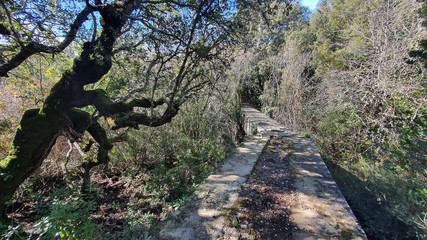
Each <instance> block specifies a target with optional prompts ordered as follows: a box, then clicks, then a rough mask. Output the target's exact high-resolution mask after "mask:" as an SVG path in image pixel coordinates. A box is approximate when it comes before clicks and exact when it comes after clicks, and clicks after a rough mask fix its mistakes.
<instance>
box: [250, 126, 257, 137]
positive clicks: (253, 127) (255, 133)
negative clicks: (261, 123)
mask: <svg viewBox="0 0 427 240" xmlns="http://www.w3.org/2000/svg"><path fill="white" fill-rule="evenodd" d="M251 133H252V135H257V134H258V127H257V125H256V124H252V125H251Z"/></svg>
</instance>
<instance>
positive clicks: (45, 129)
mask: <svg viewBox="0 0 427 240" xmlns="http://www.w3.org/2000/svg"><path fill="white" fill-rule="evenodd" d="M131 11H132V4H131V1H130V2H129V4H128V5H125V4H122V3H120V2H119V3H115V4H105V5H104V6H103V8H101V9H100V10H99V12H100V13H101V15H102V17H103V19H104V26H103V31H102V33H101V35H100V36H99V37H98V38H97V39H96V40H95V41H93V42H87V43H85V44H84V47H83V51H82V53H81V55H80V57H79V58H77V59H76V60H75V61H74V64H73V67H72V69H71V70H69V71H66V72H65V73H64V74H63V75H62V77H61V79H60V80H59V82H58V83H56V84H55V86H54V87H53V88H52V90H51V92H50V94H49V96H48V97H47V98H46V100H45V102H44V104H43V107H42V108H41V109H31V110H28V111H26V112H25V114H24V115H23V117H22V119H21V122H20V125H19V127H18V129H17V132H16V135H15V138H14V140H13V142H12V146H11V149H10V151H9V155H8V156H7V157H6V158H4V159H2V160H1V161H0V174H1V175H0V214H1V217H2V219H5V216H6V209H5V207H6V203H7V202H8V201H9V200H10V199H11V198H12V196H13V194H14V193H15V191H16V190H17V188H18V187H19V186H20V185H21V184H22V183H23V182H24V180H25V179H26V178H28V177H29V176H30V175H31V174H32V173H33V172H34V171H35V170H36V169H37V168H38V167H40V165H41V164H42V162H43V160H44V159H45V158H46V157H47V155H48V154H49V152H50V150H51V149H52V146H53V145H54V144H55V141H56V139H57V137H58V136H59V135H60V134H62V133H64V134H67V135H68V136H70V135H71V136H73V137H76V138H78V137H79V136H81V134H83V133H84V132H85V131H87V130H88V131H89V133H90V134H91V135H92V136H93V138H94V139H95V140H96V141H97V142H98V144H99V148H100V150H99V151H98V152H99V154H98V162H105V161H107V160H108V154H107V153H108V150H110V149H111V148H112V145H111V144H110V143H109V141H108V139H107V137H106V134H105V131H104V130H103V129H102V128H100V126H99V124H98V123H97V122H96V121H93V120H92V119H91V118H90V115H89V114H87V113H86V112H83V111H80V110H77V109H76V108H77V107H84V106H88V105H94V106H95V107H96V108H97V109H98V110H99V112H100V113H101V114H103V115H110V114H114V113H115V112H122V111H123V112H126V111H127V110H128V109H126V105H124V104H114V103H112V102H111V101H108V98H107V96H106V94H105V93H104V92H102V91H85V90H84V86H85V85H87V84H91V83H95V82H97V81H99V80H100V79H101V78H102V76H104V75H105V74H106V73H107V72H108V71H109V70H110V68H111V65H112V62H111V55H112V49H113V44H114V42H115V41H116V39H117V37H118V36H119V35H120V31H121V28H122V27H123V25H124V24H125V22H126V19H127V15H129V13H130V12H131ZM92 165H94V164H92ZM90 167H91V166H85V168H90Z"/></svg>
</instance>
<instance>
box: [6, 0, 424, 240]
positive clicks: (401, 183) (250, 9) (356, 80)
mask: <svg viewBox="0 0 427 240" xmlns="http://www.w3.org/2000/svg"><path fill="white" fill-rule="evenodd" d="M426 6H427V5H426V3H425V1H417V0H323V1H319V3H318V6H317V9H316V11H315V12H310V11H309V9H307V8H306V7H302V6H301V5H300V4H299V2H298V1H275V0H269V1H242V2H239V4H238V5H237V6H236V9H235V12H234V13H233V14H234V15H233V21H234V23H233V24H236V25H235V26H234V30H235V31H236V33H235V34H234V35H233V37H230V38H229V40H227V44H225V45H224V46H222V48H221V51H222V53H224V54H225V55H221V56H218V59H221V60H224V63H223V64H221V66H223V67H219V68H209V74H208V75H209V76H212V77H211V78H210V81H209V83H206V84H205V85H204V88H202V89H198V93H197V95H191V97H189V99H190V100H187V101H186V102H185V103H183V104H182V106H181V108H180V111H179V113H178V114H177V116H175V117H174V118H173V120H172V122H171V123H169V124H165V125H163V126H161V127H157V128H152V127H141V129H140V130H135V129H133V128H126V129H124V130H123V129H122V130H119V131H111V132H108V134H109V135H108V137H109V138H111V139H118V141H117V142H116V144H115V146H114V148H113V149H112V150H111V151H110V153H109V157H110V161H109V162H108V163H107V164H103V165H100V166H97V167H95V168H94V169H92V171H91V176H92V183H91V184H90V186H89V187H88V188H89V190H87V191H84V192H83V191H82V190H81V184H82V179H83V178H84V175H85V170H84V168H82V167H81V166H82V163H84V162H85V161H88V159H94V158H96V155H97V147H98V146H97V144H94V146H93V147H92V148H89V149H87V151H84V150H86V149H85V146H87V145H88V144H87V143H89V142H90V141H91V137H90V136H89V135H88V134H86V135H85V136H83V137H82V140H81V141H77V142H74V141H70V139H67V137H66V136H60V137H59V138H58V139H57V140H56V144H55V146H54V148H53V149H52V151H51V152H50V154H49V156H48V157H47V158H46V160H44V162H43V164H42V166H41V167H40V168H39V169H38V170H37V171H36V172H35V173H33V174H32V176H31V177H30V178H28V179H27V180H26V181H25V182H24V183H23V184H21V187H20V188H19V189H18V191H17V192H16V193H15V194H14V197H13V201H10V202H9V205H10V207H9V211H8V212H9V217H11V218H12V220H13V221H12V223H4V224H2V225H1V226H0V227H1V229H2V232H3V233H2V234H3V235H2V237H3V238H6V239H13V238H18V239H19V238H26V237H28V236H38V237H41V238H46V239H50V238H52V237H54V236H56V237H58V236H59V237H64V238H71V239H72V238H92V237H94V236H100V235H99V234H101V229H102V228H103V229H104V230H105V229H109V230H111V231H106V232H104V233H103V234H105V235H104V236H102V237H101V238H107V237H108V238H112V239H114V238H123V239H126V238H131V237H132V236H141V234H143V233H145V232H147V231H152V230H153V229H154V230H155V228H156V226H157V225H156V223H157V222H158V221H161V220H164V219H165V218H166V217H167V215H168V214H169V213H170V212H171V211H173V209H176V208H177V207H178V206H179V204H180V203H182V201H183V200H185V198H186V196H188V195H189V194H190V193H191V191H193V190H194V189H195V188H196V187H197V184H198V183H200V181H202V180H203V178H204V177H205V176H206V175H207V174H209V172H211V171H212V170H213V169H215V167H217V166H218V165H219V164H220V163H221V161H222V160H223V159H224V158H225V157H226V156H227V154H229V153H230V152H231V151H232V149H233V148H234V146H235V145H236V144H237V143H238V141H239V139H241V137H242V132H241V129H240V127H239V124H240V105H241V104H242V103H251V104H252V105H253V106H255V107H258V108H260V109H261V110H262V111H263V112H264V113H266V114H268V115H270V116H271V117H272V118H274V119H276V120H278V121H279V122H281V123H283V124H285V125H286V126H287V127H289V128H291V129H294V130H297V131H298V132H300V133H301V134H302V135H304V136H306V137H310V138H312V139H313V140H314V142H315V143H316V145H317V147H318V148H319V149H320V151H321V153H322V156H323V157H324V160H325V162H326V163H327V165H328V167H329V168H330V170H331V172H332V173H333V175H334V178H335V180H336V181H337V183H338V184H339V186H340V189H341V191H342V192H343V194H344V195H345V197H346V199H347V201H348V202H349V204H350V206H351V207H352V210H353V211H354V213H355V214H356V216H357V218H358V220H359V221H360V222H361V224H362V226H363V228H364V230H365V231H366V233H367V235H368V237H369V238H370V239H425V238H426V237H427V187H426V186H427V178H426V177H427V176H426V175H427V169H426V167H425V166H426V164H427V145H426V138H427V117H426V113H427V104H426V99H427V92H426V85H427V79H426V72H425V71H426V59H427V54H426V53H425V52H424V50H425V49H426V47H427V41H425V40H423V39H425V38H427V31H426V29H425V26H424V25H425V22H424V21H425V19H424V16H425V15H426V14H427V7H426ZM6 9H8V8H7V6H4V5H2V10H1V14H2V17H4V16H6V12H7V11H6ZM95 18H96V17H95ZM98 21H99V20H98ZM90 30H91V31H93V29H90ZM91 31H89V30H88V32H89V33H88V32H86V34H89V35H91V34H90V32H91ZM2 44H3V43H2ZM1 47H2V52H1V54H2V55H1V56H2V58H4V59H7V56H8V55H7V54H10V52H7V51H6V50H5V49H6V48H3V45H2V46H1ZM81 51H82V46H81V45H80V44H78V43H76V44H71V45H70V46H69V47H68V48H66V49H65V50H64V51H63V52H61V53H59V54H56V55H55V57H52V56H49V55H48V54H40V55H33V56H32V57H30V58H28V59H27V60H26V61H25V62H24V63H23V64H21V65H20V66H19V67H18V68H17V69H15V70H13V71H11V72H9V77H7V78H0V90H1V95H0V109H1V113H2V114H1V120H0V134H1V135H0V158H1V159H3V158H5V157H6V156H7V155H8V151H9V148H10V144H11V141H12V139H13V138H14V134H15V131H16V128H17V127H18V125H19V121H20V118H21V116H22V114H23V113H24V111H25V110H26V109H29V108H34V107H40V106H42V105H43V101H44V100H45V99H46V97H47V95H48V94H49V91H50V89H51V88H52V86H53V85H54V84H55V83H56V82H57V80H58V79H59V78H60V77H61V74H62V73H63V72H64V71H65V70H66V69H68V68H70V66H71V65H72V64H73V61H72V60H73V58H74V57H76V53H78V52H81ZM138 54H141V52H139V53H138V52H132V54H128V55H120V56H118V58H117V59H115V64H114V65H113V67H112V69H111V70H110V71H109V73H108V74H107V75H105V76H104V77H103V79H102V80H101V81H100V82H98V83H96V84H93V85H92V86H91V87H92V88H93V89H95V88H100V89H103V90H105V91H106V92H107V93H108V95H109V96H110V97H111V98H114V99H120V98H121V97H123V96H126V92H128V91H129V90H131V89H135V88H139V87H141V88H143V87H146V88H147V89H148V90H147V91H146V92H142V93H141V94H142V95H144V94H147V95H150V94H151V91H150V89H152V88H148V87H149V85H148V86H147V85H144V84H146V83H145V82H144V81H138V78H136V77H135V75H134V74H135V71H136V72H138V69H145V70H146V69H148V68H149V66H150V62H149V60H150V59H144V58H141V57H140V56H139V55H138ZM207 62H208V61H207ZM165 71H171V72H173V71H176V70H174V67H169V68H166V69H165ZM151 87H153V86H152V85H151ZM161 87H162V86H159V89H160V88H161ZM87 108H88V111H92V113H93V107H92V110H91V109H90V108H91V106H89V107H87ZM99 121H100V123H101V124H102V126H111V125H113V124H114V122H112V121H111V120H110V119H108V118H100V120H99ZM114 184H116V186H117V185H120V186H123V188H120V190H121V191H122V192H123V193H121V194H122V196H123V198H121V200H120V201H118V200H114V202H108V203H102V202H100V201H99V200H97V199H98V198H99V195H101V196H105V195H106V194H107V191H108V189H106V188H102V186H103V185H108V186H110V187H111V186H113V185H114ZM110 190H111V189H110ZM103 191H104V192H103ZM46 203H49V204H46ZM102 204H104V207H105V211H104V212H103V213H99V211H98V212H97V214H98V215H96V216H94V209H95V208H97V209H99V208H100V207H99V206H103V205H102ZM17 210H18V211H17ZM23 212H24V213H27V214H24V213H23ZM113 212H114V213H117V212H121V214H122V215H120V216H117V218H121V219H125V220H124V222H120V223H118V222H117V221H116V220H115V218H114V217H111V219H110V220H111V221H113V223H111V222H110V225H111V226H110V228H105V226H106V225H108V224H109V222H108V221H109V220H106V219H107V218H106V216H109V215H111V214H112V213H113ZM70 219H71V220H70ZM100 219H101V220H100ZM102 219H103V220H102ZM30 226H33V227H30Z"/></svg>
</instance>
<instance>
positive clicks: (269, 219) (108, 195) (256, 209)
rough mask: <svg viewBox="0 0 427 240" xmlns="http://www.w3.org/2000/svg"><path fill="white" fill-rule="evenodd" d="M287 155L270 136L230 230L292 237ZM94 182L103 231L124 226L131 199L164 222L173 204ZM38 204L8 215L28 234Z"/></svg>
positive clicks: (114, 180)
mask: <svg viewBox="0 0 427 240" xmlns="http://www.w3.org/2000/svg"><path fill="white" fill-rule="evenodd" d="M289 154H292V146H290V145H289V144H287V143H286V141H285V140H284V139H283V138H280V137H272V139H271V140H270V141H269V143H268V144H267V146H266V148H265V149H264V151H263V153H262V154H261V156H260V158H259V159H258V162H257V164H256V166H255V169H254V170H253V172H252V174H251V176H250V177H249V179H248V181H247V183H245V184H244V185H243V187H242V191H241V193H240V197H239V199H238V201H237V202H236V204H235V206H234V207H233V208H232V209H231V210H230V211H229V212H228V216H227V217H226V219H227V221H226V222H227V223H226V224H227V225H228V227H229V229H230V228H231V229H234V231H238V233H239V235H240V239H287V238H289V237H290V236H291V232H292V228H293V226H292V225H291V223H290V221H289V214H290V212H289V209H290V206H292V204H295V202H296V194H295V193H294V192H293V185H292V177H293V176H292V174H293V169H292V167H291V166H290V165H289V162H288V160H287V157H288V156H289ZM91 180H92V181H94V182H95V183H96V185H97V189H99V190H100V191H99V192H100V195H99V197H98V198H96V199H95V201H96V206H95V211H94V212H93V213H92V220H93V221H94V222H95V223H97V224H99V225H100V226H101V228H102V231H103V232H108V233H111V234H114V233H115V232H120V231H122V230H123V229H124V228H125V227H126V224H127V222H126V215H127V214H128V212H129V200H130V199H131V198H135V199H140V200H141V199H144V201H137V202H135V203H134V206H133V208H137V209H138V210H139V211H141V212H150V213H151V214H152V219H153V221H154V222H160V221H161V219H164V218H165V217H166V215H167V214H169V213H171V212H172V209H173V208H172V206H171V205H170V204H171V203H168V202H165V201H153V200H150V196H140V194H141V193H140V192H139V189H138V188H135V187H134V186H132V185H130V184H129V183H127V182H126V181H125V180H124V179H122V178H120V177H119V176H105V175H93V176H92V178H91ZM52 181H54V182H55V184H52V188H53V187H59V188H60V187H65V186H66V183H65V182H61V181H64V180H61V179H53V180H52ZM48 185H49V184H48ZM46 191H47V192H48V190H46ZM47 192H46V196H47V195H48V194H47ZM43 201H45V203H46V204H48V203H49V201H50V199H49V198H48V197H46V198H44V199H43ZM38 204H40V203H39V202H37V201H35V200H34V199H31V198H28V199H26V200H25V199H24V200H23V201H20V202H15V204H13V206H12V207H11V208H10V209H9V210H10V212H9V214H8V216H9V218H10V219H13V221H14V222H18V223H21V224H22V225H23V226H24V231H25V232H26V233H27V234H30V233H31V232H33V226H34V225H35V224H36V222H37V221H38V219H39V217H40V216H39V213H37V210H36V209H37V208H36V207H35V206H36V205H38ZM165 209H167V211H165ZM33 236H35V235H33Z"/></svg>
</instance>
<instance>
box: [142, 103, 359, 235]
mask: <svg viewBox="0 0 427 240" xmlns="http://www.w3.org/2000/svg"><path fill="white" fill-rule="evenodd" d="M242 117H243V121H244V129H245V132H246V134H248V135H249V136H247V137H246V138H245V141H244V142H243V143H242V145H241V147H239V148H238V149H237V150H236V151H235V153H234V154H232V156H230V157H229V158H228V159H226V161H225V163H224V164H223V166H222V167H220V168H219V169H218V170H217V171H216V172H215V173H214V174H212V175H210V176H209V177H208V178H207V179H206V180H205V181H204V182H203V183H202V184H201V185H200V186H199V188H198V190H197V191H196V192H194V194H193V195H192V196H191V197H189V198H188V199H187V201H186V202H185V203H184V204H183V205H182V206H181V207H180V209H178V210H177V211H175V212H174V213H173V214H172V216H171V217H170V218H169V219H168V220H166V221H165V223H164V224H163V227H162V229H161V231H160V233H159V235H158V236H151V237H150V238H149V239H153V240H154V239H182V240H184V239H185V240H191V239H195V240H196V239H236V240H237V239H238V236H230V235H227V236H226V237H225V236H224V231H223V228H224V223H225V216H226V212H227V211H228V210H229V209H231V208H232V207H233V204H234V202H235V201H236V199H237V198H238V194H239V190H240V186H241V184H243V183H245V182H246V180H247V177H248V176H249V175H250V173H251V171H252V169H253V167H254V166H255V163H256V161H257V159H258V157H259V156H260V154H261V152H262V149H263V148H264V146H265V145H266V144H267V142H268V140H269V138H270V136H271V135H277V136H281V137H284V138H285V139H286V141H287V142H288V143H289V144H291V145H292V146H293V151H294V152H293V154H292V155H290V156H289V157H288V159H289V161H290V164H291V165H292V167H293V168H295V171H296V177H295V180H294V187H295V192H296V195H297V199H298V200H297V204H295V206H293V207H292V208H291V215H290V219H291V222H292V224H293V225H294V226H295V228H294V230H293V232H292V238H291V239H298V240H299V239H307V240H309V239H367V238H366V235H365V233H364V232H363V230H362V228H361V227H360V225H359V223H358V222H357V220H356V218H355V216H354V214H353V212H352V211H351V209H350V207H349V206H348V204H347V202H346V200H345V198H344V197H343V195H342V194H341V192H340V190H339V189H338V186H337V185H336V183H335V181H334V180H333V178H332V176H331V174H330V172H329V170H328V168H327V167H326V165H325V163H324V162H323V160H322V158H321V156H320V154H319V152H318V150H317V148H316V147H315V145H314V144H313V142H312V141H311V140H310V139H307V138H303V137H301V136H299V135H298V134H296V133H294V132H291V131H290V130H288V129H286V128H285V127H284V126H283V125H281V124H279V123H277V122H276V121H274V120H272V119H271V118H269V117H267V116H266V115H264V114H262V113H260V112H259V111H258V110H256V109H254V108H252V107H249V106H247V107H243V108H242Z"/></svg>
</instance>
